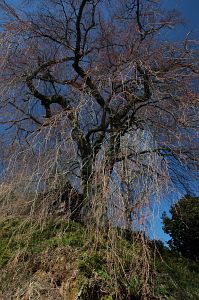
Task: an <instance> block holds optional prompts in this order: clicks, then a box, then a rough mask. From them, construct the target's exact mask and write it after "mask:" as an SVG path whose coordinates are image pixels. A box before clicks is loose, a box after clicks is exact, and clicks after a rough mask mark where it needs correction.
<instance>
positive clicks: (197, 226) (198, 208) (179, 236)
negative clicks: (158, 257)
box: [163, 196, 199, 259]
mask: <svg viewBox="0 0 199 300" xmlns="http://www.w3.org/2000/svg"><path fill="white" fill-rule="evenodd" d="M170 213H171V217H168V216H167V215H166V213H164V214H163V224H164V227H163V229H164V231H165V232H166V233H168V234H169V235H170V236H171V239H170V240H169V242H168V244H169V246H170V248H171V249H172V250H174V251H177V252H180V253H181V254H182V255H184V256H186V257H189V258H193V259H196V258H198V257H199V251H198V249H199V219H198V216H199V197H191V196H185V197H183V198H182V199H181V200H180V201H179V202H177V203H176V204H174V205H173V206H172V207H171V209H170Z"/></svg>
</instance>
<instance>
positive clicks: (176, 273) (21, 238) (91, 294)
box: [0, 220, 199, 300]
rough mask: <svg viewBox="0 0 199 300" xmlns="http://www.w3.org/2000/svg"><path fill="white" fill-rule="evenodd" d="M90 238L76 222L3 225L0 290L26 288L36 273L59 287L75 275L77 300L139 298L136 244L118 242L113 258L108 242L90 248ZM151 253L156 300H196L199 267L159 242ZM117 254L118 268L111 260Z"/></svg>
mask: <svg viewBox="0 0 199 300" xmlns="http://www.w3.org/2000/svg"><path fill="white" fill-rule="evenodd" d="M94 235H95V233H94V232H93V233H89V234H88V232H87V231H86V230H85V227H83V226H82V225H80V224H78V223H75V222H69V223H68V222H66V221H63V220H62V221H58V220H49V221H48V222H46V223H45V224H43V226H41V224H40V225H39V224H37V223H34V222H30V221H28V222H24V221H23V222H22V221H20V220H18V221H11V220H8V221H6V222H3V223H1V224H0V237H1V239H0V258H1V265H0V271H1V274H5V275H4V277H3V278H2V279H1V281H2V282H1V284H0V288H1V289H2V290H3V289H7V288H9V289H10V285H11V283H12V284H13V285H15V287H17V288H18V286H19V284H21V285H22V286H26V284H27V280H29V281H30V282H32V280H34V279H33V277H32V276H35V275H34V274H37V273H38V274H39V273H41V274H51V276H52V274H54V275H53V276H54V277H53V278H52V280H55V284H59V282H63V280H66V281H67V280H68V276H69V273H70V272H71V274H74V270H78V272H77V273H76V274H77V277H76V280H77V281H76V283H75V284H74V285H73V289H74V291H80V290H81V291H82V292H81V298H80V299H81V300H88V299H89V300H92V299H93V300H115V299H116V298H117V296H116V295H120V296H119V297H120V298H118V299H121V300H124V299H125V300H126V299H140V290H141V288H142V284H143V283H142V279H141V276H140V270H138V268H136V266H137V264H136V263H137V260H138V259H139V257H140V256H139V255H140V249H141V245H139V242H138V241H137V242H135V241H134V242H132V241H129V240H128V239H126V238H125V237H124V238H122V237H118V239H117V240H116V242H115V246H114V247H115V248H114V249H115V250H114V251H117V252H113V253H112V254H111V249H110V248H109V246H110V244H109V241H108V240H107V237H106V236H102V237H101V238H100V239H99V241H98V243H97V244H94ZM150 248H151V253H154V251H155V249H156V253H157V255H154V258H155V259H154V260H153V258H152V257H151V261H150V263H151V272H152V273H150V274H149V276H150V277H151V278H152V279H151V283H152V285H153V287H154V296H155V297H156V298H154V299H167V300H174V299H179V300H180V299H190V300H195V299H199V288H198V287H199V265H198V264H197V263H196V262H194V261H193V260H189V259H187V258H184V257H181V256H179V255H177V254H174V253H172V252H171V251H168V249H167V248H165V247H164V246H163V245H162V244H161V243H160V242H151V243H150ZM158 253H160V254H161V255H158ZM115 254H117V256H116V259H117V261H119V263H118V264H117V263H114V261H113V259H114V255H115ZM16 257H17V260H16ZM12 265H13V269H12V268H11V267H12ZM67 266H68V269H66V267H67ZM154 266H155V272H154V273H153V271H152V270H153V268H154ZM13 270H14V272H16V273H15V276H13ZM26 270H27V273H25V272H26ZM51 270H53V272H51ZM66 270H67V271H66ZM70 270H71V271H70ZM141 271H142V269H141ZM124 272H125V275H124ZM154 274H155V275H154ZM20 276H22V277H20ZM46 276H47V275H46ZM64 276H66V277H64ZM13 278H14V279H13ZM42 278H43V277H42ZM54 278H55V279H54ZM17 279H18V282H17V281H16V280H17ZM42 280H43V279H42ZM5 281H6V283H5ZM53 282H54V281H53ZM3 286H4V287H3ZM5 286H6V287H5ZM5 299H6V297H5Z"/></svg>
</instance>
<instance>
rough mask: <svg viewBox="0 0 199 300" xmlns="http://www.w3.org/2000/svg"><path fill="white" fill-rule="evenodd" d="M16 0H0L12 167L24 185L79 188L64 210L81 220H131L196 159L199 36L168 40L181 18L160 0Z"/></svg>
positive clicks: (1, 107)
mask: <svg viewBox="0 0 199 300" xmlns="http://www.w3.org/2000/svg"><path fill="white" fill-rule="evenodd" d="M24 3H25V4H24ZM24 3H23V5H24V6H23V9H20V10H16V9H14V8H13V7H12V6H11V5H9V4H8V3H7V2H6V1H0V7H1V9H2V10H3V12H4V19H3V22H2V24H1V31H0V57H1V81H0V95H1V100H0V114H1V115H0V124H2V126H4V128H5V129H10V135H9V139H8V137H7V138H6V141H5V142H6V143H7V144H8V142H9V143H10V144H11V145H12V151H14V150H16V151H15V152H14V153H15V154H14V156H12V159H11V160H10V161H11V162H12V163H10V164H8V170H9V172H10V173H9V174H20V175H18V176H17V182H18V183H17V184H18V185H19V180H21V181H22V182H23V183H24V182H25V185H24V186H25V187H26V190H28V191H30V190H31V189H33V190H35V189H37V190H39V191H41V190H45V191H49V192H50V193H51V194H52V191H55V190H56V191H58V190H59V189H58V188H57V187H58V186H61V187H62V191H63V189H67V191H68V194H67V197H65V198H69V195H74V193H75V195H77V194H79V197H75V201H71V202H70V203H69V204H67V208H70V207H71V211H73V210H76V211H78V214H79V216H81V217H82V216H84V217H85V215H87V213H88V212H89V214H91V211H92V210H94V211H97V213H96V215H97V216H98V222H100V223H102V221H103V220H106V219H107V216H113V215H114V214H116V219H117V220H118V218H123V219H125V220H128V222H130V221H131V217H132V213H135V214H136V210H137V207H138V205H143V203H145V204H146V203H148V202H149V200H150V197H151V195H152V194H154V193H156V192H158V191H159V190H161V189H162V188H164V187H165V185H166V184H167V183H168V182H169V178H170V175H174V174H178V170H179V169H180V167H181V166H186V168H196V167H197V166H198V157H199V155H198V154H199V153H198V149H199V148H198V137H197V128H198V91H197V81H198V52H197V42H196V41H195V40H192V39H191V37H190V38H189V35H188V36H187V37H186V38H185V40H184V41H181V42H177V41H169V40H168V41H167V40H165V39H164V34H166V33H167V31H169V30H171V28H172V27H173V26H175V25H179V24H180V23H181V20H180V18H179V14H178V13H177V12H175V11H168V12H166V11H165V10H163V9H161V6H160V4H159V3H158V2H157V1H147V0H133V1H130V0H125V1H117V0H114V1H108V0H107V1H106V0H81V1H80V0H45V1H38V2H37V1H35V2H32V1H25V2H24ZM6 132H8V131H6ZM8 140H9V141H8ZM56 193H57V194H56V195H60V192H56ZM54 197H55V195H54ZM62 198H63V197H62ZM74 202H75V204H71V203H74ZM69 210H70V209H69ZM99 216H101V217H99ZM102 216H103V217H102ZM104 216H106V217H105V218H104ZM121 216H123V217H121ZM121 222H123V221H121Z"/></svg>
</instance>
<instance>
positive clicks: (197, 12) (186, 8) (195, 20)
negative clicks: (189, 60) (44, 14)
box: [8, 0, 199, 241]
mask: <svg viewBox="0 0 199 300" xmlns="http://www.w3.org/2000/svg"><path fill="white" fill-rule="evenodd" d="M8 2H9V3H10V4H13V5H15V6H16V7H17V4H18V3H19V2H20V1H19V0H9V1H8ZM160 3H162V4H163V6H164V7H165V8H167V9H176V10H178V11H180V12H181V14H182V17H183V19H184V20H185V22H186V24H185V25H183V26H181V27H179V28H177V29H174V30H173V31H171V30H170V31H168V33H167V35H168V36H165V38H167V37H168V38H169V37H171V38H172V39H183V38H184V37H185V36H186V35H187V33H189V32H191V36H192V37H196V38H198V39H199V0H161V1H160ZM195 191H196V194H197V195H199V187H198V183H197V182H196V184H195ZM181 195H182V194H180V193H176V192H170V193H169V194H168V195H166V196H165V201H164V202H162V204H161V205H160V206H159V207H157V206H156V208H154V216H155V217H154V218H153V220H152V222H151V223H152V225H151V226H152V228H151V230H150V235H151V237H155V238H158V239H162V240H163V241H165V240H168V236H167V235H166V234H164V232H163V231H162V224H161V218H160V216H161V214H162V211H163V210H166V211H167V212H168V210H169V207H170V205H171V204H172V203H173V202H175V201H176V200H177V199H179V198H180V196H181Z"/></svg>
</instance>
